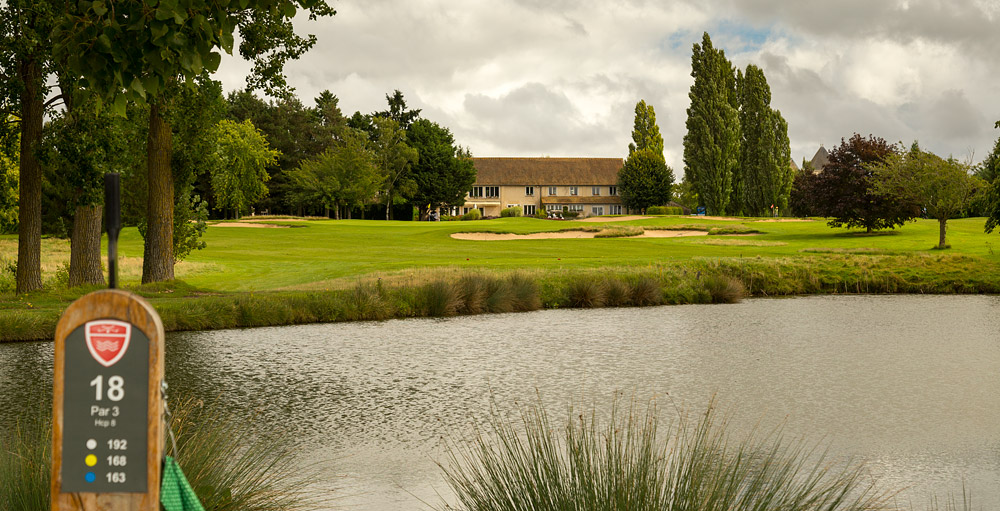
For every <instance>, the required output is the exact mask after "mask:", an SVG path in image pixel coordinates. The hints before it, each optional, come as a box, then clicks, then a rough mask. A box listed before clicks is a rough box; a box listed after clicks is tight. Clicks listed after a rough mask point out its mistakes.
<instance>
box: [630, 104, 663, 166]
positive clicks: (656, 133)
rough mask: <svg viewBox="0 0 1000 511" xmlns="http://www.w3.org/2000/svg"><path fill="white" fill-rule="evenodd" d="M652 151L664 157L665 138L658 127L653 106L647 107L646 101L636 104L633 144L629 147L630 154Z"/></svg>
mask: <svg viewBox="0 0 1000 511" xmlns="http://www.w3.org/2000/svg"><path fill="white" fill-rule="evenodd" d="M643 149H650V150H652V151H653V153H654V154H659V155H661V156H662V155H663V136H662V135H660V127H659V126H657V125H656V112H655V111H653V105H647V104H646V101H645V100H639V102H638V103H636V104H635V123H634V125H633V128H632V143H631V144H629V145H628V154H629V155H631V154H632V153H634V152H636V151H641V150H643Z"/></svg>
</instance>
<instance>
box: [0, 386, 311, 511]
mask: <svg viewBox="0 0 1000 511" xmlns="http://www.w3.org/2000/svg"><path fill="white" fill-rule="evenodd" d="M171 410H172V411H173V418H172V420H171V427H172V429H173V430H174V432H175V434H176V438H177V450H178V456H177V462H178V464H180V466H181V469H182V470H183V471H184V475H185V476H187V478H188V481H189V482H190V483H191V487H192V488H193V489H194V490H195V493H197V495H198V499H199V500H200V501H201V503H202V504H203V505H204V507H205V509H206V511H309V510H315V509H320V508H322V507H323V506H322V505H323V503H324V502H323V501H324V500H325V499H323V498H322V496H321V495H318V494H316V493H315V492H313V491H310V490H309V489H308V485H309V484H311V483H312V482H313V481H314V480H315V475H314V474H313V473H312V472H311V471H310V469H308V468H306V469H303V468H302V467H301V466H298V465H297V464H296V461H295V456H294V452H293V449H292V447H293V446H292V444H291V443H290V441H289V437H281V436H278V435H271V436H268V437H264V436H258V435H249V434H247V423H246V421H245V420H244V418H241V417H235V416H232V415H230V414H229V412H228V411H227V410H225V409H224V408H222V407H221V406H205V405H204V404H203V403H202V402H200V401H195V400H192V399H180V400H171ZM38 415H39V418H38V419H37V420H32V421H30V422H25V423H19V424H17V425H16V426H15V427H14V428H13V430H10V431H6V432H3V433H2V434H0V511H48V509H49V505H50V503H49V496H50V493H49V492H50V489H49V484H50V472H49V471H50V465H51V461H52V457H51V456H52V455H51V452H50V445H51V443H52V426H51V420H50V417H49V416H48V414H47V413H44V412H42V413H39V414H38ZM170 445H171V444H170V442H169V440H168V441H167V449H171V447H170ZM167 454H171V455H172V453H171V452H168V453H167Z"/></svg>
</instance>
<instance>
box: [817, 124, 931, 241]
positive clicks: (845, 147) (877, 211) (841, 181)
mask: <svg viewBox="0 0 1000 511" xmlns="http://www.w3.org/2000/svg"><path fill="white" fill-rule="evenodd" d="M896 152H897V150H896V148H895V147H894V146H892V145H890V144H888V143H887V142H886V141H885V140H884V139H882V138H878V137H874V136H871V135H869V136H868V138H864V137H862V136H861V135H858V134H854V136H853V137H851V139H850V140H843V139H841V141H840V146H838V147H836V148H834V149H833V150H831V151H830V155H829V162H828V163H827V164H826V166H825V167H824V168H823V172H821V173H819V174H818V175H817V176H816V179H815V182H814V183H813V198H814V202H815V205H816V209H817V210H818V212H819V214H821V215H823V216H827V217H832V219H831V220H830V221H829V224H830V226H831V227H841V226H846V227H863V228H864V229H865V230H866V231H867V232H872V231H873V230H877V229H891V228H893V227H896V226H897V225H903V224H904V223H906V222H907V221H908V220H911V219H913V218H915V217H917V216H918V215H919V214H920V208H919V206H917V205H916V204H915V203H912V202H907V201H899V200H895V199H888V198H886V197H885V196H882V195H879V194H877V193H875V191H874V190H873V189H872V186H871V181H872V174H873V173H872V168H873V166H874V165H878V164H881V163H884V162H885V160H886V158H888V157H889V156H890V155H892V154H895V153H896Z"/></svg>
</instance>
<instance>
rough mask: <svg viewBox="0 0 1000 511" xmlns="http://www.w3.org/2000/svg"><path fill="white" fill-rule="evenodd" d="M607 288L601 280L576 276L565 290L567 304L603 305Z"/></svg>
mask: <svg viewBox="0 0 1000 511" xmlns="http://www.w3.org/2000/svg"><path fill="white" fill-rule="evenodd" d="M606 292H607V289H606V288H605V283H604V281H602V280H597V279H591V278H578V279H574V280H572V281H571V282H570V283H569V287H568V288H567V290H566V294H567V298H568V299H569V304H570V305H571V306H573V307H583V308H591V307H604V298H605V293H606Z"/></svg>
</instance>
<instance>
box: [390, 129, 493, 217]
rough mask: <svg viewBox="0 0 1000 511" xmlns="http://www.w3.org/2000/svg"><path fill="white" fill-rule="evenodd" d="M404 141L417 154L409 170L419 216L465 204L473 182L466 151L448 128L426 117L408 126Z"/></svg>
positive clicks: (471, 169)
mask: <svg viewBox="0 0 1000 511" xmlns="http://www.w3.org/2000/svg"><path fill="white" fill-rule="evenodd" d="M407 140H408V144H409V145H410V146H411V147H413V148H415V149H416V150H417V153H418V155H419V156H418V160H417V163H416V164H414V165H413V169H412V171H411V172H412V175H413V180H414V181H415V182H416V184H417V189H416V192H415V193H414V194H413V202H414V203H415V204H416V205H417V207H418V209H419V210H420V218H421V219H424V218H426V217H427V213H428V212H429V211H430V210H431V209H434V208H437V207H441V206H458V205H462V204H464V203H465V194H466V193H467V192H468V191H469V187H470V186H472V183H475V182H476V168H475V167H474V166H473V164H472V155H471V154H469V151H468V150H463V149H462V148H460V147H458V146H457V145H456V144H455V137H454V136H452V134H451V131H449V130H448V128H444V127H442V126H440V125H439V124H437V123H434V122H431V121H428V120H427V119H420V120H418V121H416V122H414V123H413V124H412V125H411V126H410V130H409V131H408V132H407Z"/></svg>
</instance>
